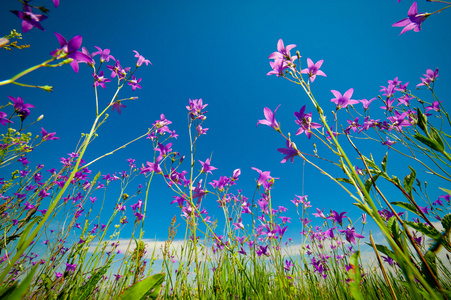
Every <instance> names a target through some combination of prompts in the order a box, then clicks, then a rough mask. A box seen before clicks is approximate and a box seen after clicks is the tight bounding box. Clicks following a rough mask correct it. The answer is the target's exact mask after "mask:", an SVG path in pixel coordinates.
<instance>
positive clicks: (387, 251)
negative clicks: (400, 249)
mask: <svg viewBox="0 0 451 300" xmlns="http://www.w3.org/2000/svg"><path fill="white" fill-rule="evenodd" d="M366 244H368V245H370V246H371V244H369V243H366ZM376 249H377V251H379V252H381V253H383V254H385V255H387V256H388V257H390V258H391V259H393V260H394V261H397V259H396V255H395V253H393V251H391V250H390V249H389V248H388V247H387V246H384V245H376Z"/></svg>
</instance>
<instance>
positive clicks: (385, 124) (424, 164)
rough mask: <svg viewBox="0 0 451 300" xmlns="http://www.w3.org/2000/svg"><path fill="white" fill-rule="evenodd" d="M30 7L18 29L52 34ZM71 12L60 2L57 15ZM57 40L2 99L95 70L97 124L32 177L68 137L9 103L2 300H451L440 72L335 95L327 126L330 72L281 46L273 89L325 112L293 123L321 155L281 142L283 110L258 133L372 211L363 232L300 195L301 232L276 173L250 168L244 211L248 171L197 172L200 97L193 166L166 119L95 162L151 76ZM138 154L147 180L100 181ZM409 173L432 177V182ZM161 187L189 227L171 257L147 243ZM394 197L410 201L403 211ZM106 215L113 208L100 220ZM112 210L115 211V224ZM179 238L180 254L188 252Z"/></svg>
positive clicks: (206, 163)
mask: <svg viewBox="0 0 451 300" xmlns="http://www.w3.org/2000/svg"><path fill="white" fill-rule="evenodd" d="M35 1H37V2H38V0H35ZM19 2H21V3H22V7H23V9H22V10H21V11H17V10H13V11H12V13H13V14H15V15H16V16H17V17H18V18H19V19H20V22H21V28H20V29H21V30H22V32H23V33H26V32H27V31H29V30H31V29H33V28H34V29H35V30H36V28H37V29H43V27H42V24H41V22H42V21H44V20H45V19H47V17H48V16H47V13H48V9H47V8H45V7H44V6H35V4H34V3H33V2H34V1H31V0H23V1H22V0H19ZM59 2H60V1H59V0H53V4H54V6H55V8H57V7H58V6H59V5H60V3H59ZM398 2H399V1H398ZM430 2H439V3H441V4H443V8H441V9H440V10H438V11H435V12H434V13H419V12H418V10H417V3H416V2H414V3H413V4H412V6H411V7H410V10H409V11H408V16H407V18H406V19H403V20H401V21H399V22H396V23H395V24H393V26H394V27H402V31H401V34H407V33H406V32H408V31H410V30H413V31H415V32H418V31H420V30H421V25H422V23H423V22H425V21H426V20H427V18H429V17H433V16H434V15H435V14H437V13H439V12H441V11H443V10H445V9H446V8H449V7H451V3H449V2H446V1H430ZM52 9H53V8H52ZM17 25H18V24H12V26H17ZM55 35H56V41H57V42H58V43H59V47H58V48H57V49H55V50H53V51H52V52H51V53H50V55H49V57H47V58H46V60H44V61H43V62H42V63H40V64H38V65H35V66H32V67H28V66H23V68H24V70H23V71H22V72H20V73H18V74H16V75H14V76H13V77H11V78H9V79H5V80H3V79H2V81H0V86H4V85H18V86H21V87H23V88H24V89H25V88H35V89H41V90H44V91H48V92H51V91H52V89H53V87H52V86H47V85H46V86H38V85H32V84H29V83H24V82H26V77H25V75H27V74H29V73H31V72H40V71H41V70H40V69H42V68H54V67H68V66H65V65H70V67H71V68H72V69H73V70H74V71H75V72H76V73H77V72H78V71H79V68H80V67H81V65H83V67H86V66H85V65H87V66H88V67H90V68H92V83H93V90H94V95H95V108H96V109H95V116H94V118H93V119H94V121H93V123H92V126H91V128H90V130H89V132H87V133H83V134H82V135H81V139H80V141H79V143H78V145H77V148H76V149H75V150H74V151H73V152H71V153H69V154H68V156H67V157H63V158H61V159H60V161H61V168H59V169H56V168H52V169H48V170H47V169H46V168H45V167H44V166H43V165H41V164H31V163H30V162H29V161H28V159H27V155H28V154H29V153H31V152H36V151H40V147H39V146H40V145H41V144H43V143H52V141H54V140H57V139H59V138H58V133H57V132H48V131H47V130H46V129H45V128H43V127H41V126H39V122H40V120H41V119H42V117H38V116H34V115H33V109H34V108H35V105H38V104H36V103H28V101H27V100H26V99H22V97H20V96H17V95H15V96H10V95H7V96H4V95H2V96H1V97H3V100H2V101H1V102H0V109H1V110H0V124H1V135H0V215H1V219H0V228H1V232H0V233H1V237H0V284H1V285H0V299H302V298H305V299H350V298H354V299H451V268H450V266H451V265H450V263H451V260H450V256H449V252H451V243H450V238H449V236H450V231H451V214H450V200H451V199H450V196H451V188H450V187H451V185H449V183H450V182H451V172H450V171H451V168H450V167H451V154H450V153H448V152H451V150H450V149H451V147H450V140H451V136H450V134H451V132H450V130H449V129H450V126H451V119H450V117H449V115H448V113H447V112H446V110H445V108H444V106H443V104H442V101H441V100H440V99H439V98H438V97H437V96H436V93H435V92H434V91H435V90H434V89H435V88H436V87H435V84H436V79H437V78H438V77H439V70H438V69H435V70H433V69H428V70H426V73H425V74H424V75H423V76H422V77H421V78H420V79H419V80H418V83H417V84H416V86H415V85H414V84H410V85H409V83H403V82H402V81H401V80H400V79H398V78H395V79H392V80H388V82H387V85H386V86H383V87H382V89H381V90H380V95H377V96H376V97H375V98H372V99H360V100H355V99H352V97H353V92H354V90H353V89H352V88H350V89H348V90H347V91H337V90H332V91H331V99H330V101H331V102H332V103H334V105H335V111H333V112H332V113H326V112H325V111H324V110H323V108H322V106H321V104H320V101H317V99H316V98H315V95H314V94H313V92H312V87H313V86H314V84H315V81H317V80H323V79H324V78H322V77H327V75H326V74H325V72H323V71H322V70H321V67H322V64H323V60H319V61H317V62H314V61H312V60H311V59H310V58H306V59H304V58H302V56H301V55H303V56H304V57H305V56H306V55H308V54H307V53H300V52H299V51H297V50H296V45H294V44H287V43H286V42H287V41H283V40H282V39H280V40H279V41H278V43H277V45H274V46H275V49H276V51H274V52H273V53H272V54H271V53H268V54H269V60H270V67H271V70H269V72H268V73H267V75H269V76H273V77H274V78H273V79H274V80H281V79H286V80H288V81H289V82H290V83H291V84H295V85H297V86H298V87H299V88H300V90H302V91H303V92H304V93H305V95H306V97H305V99H304V100H305V101H310V102H311V103H312V104H313V107H314V108H315V110H314V111H307V107H306V105H304V106H302V107H301V109H300V110H299V111H296V112H294V117H295V123H296V124H297V125H298V129H297V132H296V134H295V135H296V136H297V135H303V134H305V135H306V137H307V138H308V139H309V141H311V144H313V145H314V148H313V149H314V150H313V151H312V152H311V153H307V152H304V150H303V148H304V147H301V146H298V145H296V144H295V142H294V139H295V137H294V136H291V135H290V134H289V133H288V132H286V131H284V128H283V127H282V126H281V123H280V122H279V121H278V119H277V110H278V109H279V106H280V105H279V106H276V105H278V104H279V103H276V104H275V105H274V108H268V107H265V108H264V109H263V116H262V118H261V119H260V120H256V122H257V126H258V127H261V130H268V131H269V130H271V131H275V132H276V133H277V134H278V135H279V136H278V139H279V140H280V139H283V141H284V143H285V145H286V147H285V148H280V149H278V152H279V155H280V154H281V155H282V157H283V159H282V161H281V163H288V162H291V163H296V162H298V163H299V162H301V163H302V162H303V163H304V164H309V165H311V166H313V167H314V168H316V169H317V174H318V176H320V174H321V176H324V177H325V178H328V179H329V182H328V184H335V187H339V188H340V189H343V190H344V191H345V192H346V193H347V194H348V195H349V200H350V201H349V204H347V205H349V206H350V205H351V203H353V205H354V206H356V207H357V208H358V209H360V210H361V216H360V218H358V219H356V220H351V218H350V217H349V216H348V212H347V209H346V208H343V211H335V210H330V211H325V209H322V210H321V209H320V208H317V207H312V204H311V202H310V201H309V199H308V196H307V195H296V196H295V197H294V199H293V200H291V202H290V203H289V204H287V206H288V205H289V206H290V209H293V208H294V209H295V210H296V211H297V216H298V217H299V220H294V219H292V218H290V217H288V216H287V215H286V214H285V213H286V211H287V209H288V208H287V207H285V206H277V207H276V206H275V205H273V204H272V202H273V201H272V189H273V188H274V187H276V186H277V179H278V178H273V177H272V176H271V173H270V171H262V170H260V169H258V168H252V169H253V170H254V171H255V173H254V174H255V179H256V180H255V181H256V186H255V192H254V194H253V195H252V196H251V197H246V195H244V193H242V191H241V190H240V189H238V190H236V189H235V187H239V182H240V177H241V170H240V169H236V170H235V171H234V172H233V174H231V176H220V177H219V178H218V177H214V176H215V175H216V174H215V170H216V169H217V168H216V167H214V165H212V164H213V162H212V161H211V158H206V159H203V160H199V158H198V157H197V156H196V149H197V148H196V147H197V145H198V141H199V140H201V139H202V138H203V136H204V135H205V134H206V131H207V130H208V129H207V128H205V126H207V124H208V121H207V116H208V113H207V111H206V108H207V106H208V104H207V103H204V101H203V100H202V99H189V101H188V103H186V114H187V120H188V128H189V141H190V145H189V146H190V152H189V153H185V154H184V153H179V152H178V151H177V150H176V149H173V148H172V147H173V143H172V141H173V139H175V138H177V136H178V135H177V133H176V132H175V131H174V130H171V129H170V125H171V124H172V122H171V121H170V120H168V119H167V118H166V117H165V115H164V114H161V116H160V118H159V119H157V120H155V121H154V122H153V124H152V127H151V128H149V130H148V132H146V133H145V134H143V135H141V136H140V137H138V138H136V139H133V140H131V141H130V142H128V143H126V144H124V145H122V146H120V147H118V148H117V149H115V150H113V151H110V152H107V153H105V154H103V155H101V156H100V157H98V158H96V159H94V160H91V161H85V159H84V158H85V154H86V153H87V151H89V150H90V144H91V143H92V141H93V140H95V139H96V137H97V134H98V133H97V132H98V131H99V128H100V127H102V128H104V127H107V126H108V125H107V124H108V122H107V121H108V120H107V118H108V113H110V112H113V111H115V113H119V114H120V113H121V109H124V108H125V107H126V105H125V104H124V103H127V101H133V100H136V97H132V96H128V95H127V96H122V94H123V93H129V92H126V90H127V89H128V90H130V89H131V90H132V91H135V90H136V89H141V88H142V86H141V81H142V80H141V78H139V71H140V69H142V68H147V67H150V66H151V62H150V61H149V59H146V57H144V56H143V55H142V54H140V53H138V52H137V51H134V53H135V56H134V57H135V59H136V64H135V65H134V66H132V67H123V66H121V64H120V61H119V58H117V57H116V58H115V57H113V56H112V55H111V54H110V49H101V48H99V47H97V46H93V47H90V46H89V47H88V46H86V48H85V47H82V37H81V36H80V35H77V36H74V37H72V38H71V39H68V38H67V37H64V36H63V35H61V34H60V33H55ZM22 38H23V42H22ZM27 47H28V46H27V45H26V35H24V36H22V34H21V33H19V31H17V30H11V32H10V33H9V34H7V35H5V36H4V37H2V38H0V52H4V51H23V49H26V48H27ZM92 51H93V52H92ZM0 55H1V53H0ZM301 65H302V66H304V68H301ZM305 65H306V66H305ZM417 75H418V74H416V75H415V76H416V77H413V78H417V77H419V76H417ZM320 76H322V77H320ZM107 85H108V88H111V87H112V86H115V88H116V90H115V92H114V95H113V97H112V98H111V99H110V100H109V102H108V103H107V104H106V105H105V104H104V102H102V101H99V97H98V90H99V89H101V88H102V89H106V88H107ZM123 88H124V90H122V89H123ZM437 88H439V85H438V84H437ZM415 89H423V90H427V91H429V94H428V95H429V96H428V97H427V98H421V99H420V98H419V97H417V96H416V95H415ZM382 102H383V104H382V106H381V104H380V103H382ZM102 103H103V104H102ZM375 103H379V104H375ZM93 113H94V112H93ZM326 115H327V118H326ZM69 117H70V116H69ZM36 132H39V135H36ZM273 133H274V132H273ZM361 139H365V140H368V141H372V142H375V145H378V147H379V148H380V149H377V148H375V149H374V153H377V152H379V153H381V152H382V153H386V154H385V156H384V157H383V159H382V161H376V160H375V159H374V158H373V155H372V153H365V152H363V151H362V150H361V149H359V148H358V147H357V146H356V141H357V140H361ZM138 140H147V142H148V143H152V148H153V153H151V154H150V155H149V160H148V161H147V162H146V163H145V164H142V165H141V166H139V165H138V163H137V162H136V161H135V160H134V159H132V158H130V159H129V160H128V162H127V163H128V166H127V168H128V169H127V170H126V171H119V170H118V172H116V173H114V174H113V175H110V173H108V174H105V173H102V170H95V171H94V169H93V168H92V164H93V163H95V162H97V161H99V160H101V159H103V158H105V157H107V156H110V155H114V154H115V152H116V151H120V150H121V151H127V150H126V149H125V150H123V149H124V148H126V146H128V145H130V144H132V143H135V142H137V141H138ZM318 149H321V151H318ZM388 150H390V151H394V152H396V153H397V154H398V155H400V156H401V157H402V159H403V160H405V166H406V170H408V173H407V174H404V175H402V174H403V172H405V170H400V172H399V173H397V174H391V173H390V171H391V170H392V169H390V168H389V167H388V166H389V165H390V158H389V151H388ZM68 151H71V150H68ZM320 153H321V155H320ZM295 160H296V161H295ZM323 162H327V163H329V166H330V168H331V170H332V169H333V170H335V171H336V170H337V169H338V170H340V173H341V174H342V176H340V177H336V176H335V175H332V174H334V173H335V171H330V170H329V169H326V168H324V167H323V166H324V164H323ZM358 165H360V166H363V167H360V168H359V167H357V166H358ZM411 165H419V166H421V171H417V170H416V169H414V168H413V167H411ZM199 170H200V171H199ZM424 170H425V171H424ZM401 171H402V172H401ZM423 173H427V174H428V176H430V177H428V178H438V179H440V182H446V183H447V184H448V186H434V184H433V183H434V181H432V184H431V183H430V184H429V187H428V184H427V183H426V181H425V180H424V179H422V178H423V175H424V174H423ZM207 176H213V178H215V179H207ZM398 176H399V177H398ZM401 176H402V177H401ZM157 177H159V178H161V179H162V180H163V181H164V182H165V183H166V185H167V188H168V189H169V190H171V191H172V192H173V195H174V196H173V201H172V202H171V205H172V206H171V207H172V208H174V209H176V210H177V213H178V214H179V215H180V216H179V217H174V219H173V220H172V222H171V226H170V227H169V228H168V238H167V240H166V242H164V243H163V244H162V245H161V249H156V248H155V247H154V248H153V249H152V248H149V247H148V246H147V245H146V243H145V242H144V240H145V239H146V235H145V230H146V228H148V226H149V224H148V223H145V221H146V211H147V209H148V207H149V206H150V205H151V204H150V201H149V199H150V195H151V193H152V189H151V182H152V181H153V180H155V178H157ZM132 182H140V183H141V184H139V186H138V188H137V189H136V190H135V191H134V193H133V194H132V193H130V188H128V187H129V186H131V185H132ZM113 185H114V187H112V186H113ZM117 186H120V189H119V192H117V188H116V187H117ZM387 186H389V187H391V188H395V189H396V190H398V191H400V192H401V194H402V195H403V197H404V198H402V199H400V198H396V199H392V198H391V195H390V192H386V191H385V189H386V188H387ZM428 188H429V189H439V191H440V196H439V197H438V198H434V199H432V198H430V197H429V196H428V191H429V190H428ZM107 191H108V193H107ZM126 191H127V192H126ZM112 193H114V194H115V196H114V198H112V197H111V194H112ZM207 197H208V199H209V201H210V203H211V202H212V201H213V199H214V201H216V203H217V206H218V207H219V208H220V209H221V211H222V212H223V219H222V220H221V221H220V222H218V220H216V219H214V218H212V216H211V215H209V213H208V211H207V209H206V208H205V206H204V200H205V199H206V198H207ZM99 202H102V206H101V207H102V209H101V210H98V209H94V205H95V204H96V203H99ZM110 206H111V207H112V206H114V210H113V213H112V214H111V215H108V212H105V211H107V209H106V208H108V207H110ZM104 207H105V211H103V208H104ZM312 211H313V213H312ZM102 214H103V215H102ZM105 214H107V215H106V216H107V217H106V218H105ZM101 215H102V218H101ZM221 217H222V216H221ZM313 219H320V220H322V226H314V225H312V223H313V222H312V220H313ZM104 220H107V221H104ZM179 222H183V223H185V224H186V226H185V227H183V228H185V232H184V233H183V232H178V230H179V231H180V228H179ZM294 222H300V224H301V226H302V232H301V235H302V245H301V246H300V247H295V246H294V245H293V241H292V239H291V238H290V237H288V236H287V235H286V234H285V233H286V231H287V229H288V228H289V227H290V226H291V225H292V224H293V223H294ZM370 222H372V223H373V224H374V225H375V227H374V228H377V229H378V232H377V234H379V235H381V236H382V237H383V240H384V241H383V242H380V241H378V242H377V243H376V242H375V241H374V239H373V234H372V233H371V231H369V232H367V231H365V226H366V224H368V223H370ZM218 224H224V226H222V225H221V226H219V225H218ZM125 226H127V227H128V228H129V227H132V231H131V232H132V234H131V237H130V239H129V241H128V242H127V246H126V250H125V251H123V250H120V249H123V248H122V247H119V246H123V245H122V244H121V245H120V243H123V234H122V235H121V231H122V230H123V229H124V227H125ZM367 233H368V234H367ZM180 235H182V236H183V237H184V238H183V240H182V242H179V241H178V240H177V241H176V242H175V239H176V236H180ZM361 247H362V248H364V247H366V249H370V250H371V251H370V252H371V255H370V256H371V257H370V258H368V257H363V256H362V255H361V254H362V249H361ZM119 248H120V249H119ZM43 249H44V250H43ZM157 252H158V253H161V256H157ZM158 262H161V264H159V263H158Z"/></svg>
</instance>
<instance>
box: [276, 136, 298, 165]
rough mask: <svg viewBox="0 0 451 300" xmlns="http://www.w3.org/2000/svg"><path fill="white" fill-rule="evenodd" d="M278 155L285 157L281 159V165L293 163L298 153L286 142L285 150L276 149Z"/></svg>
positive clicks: (290, 143)
mask: <svg viewBox="0 0 451 300" xmlns="http://www.w3.org/2000/svg"><path fill="white" fill-rule="evenodd" d="M277 151H279V152H280V153H282V154H284V155H285V157H284V158H283V159H282V161H281V163H282V164H283V163H286V162H287V161H288V160H291V162H292V163H293V162H294V158H295V157H296V156H297V155H298V151H297V150H296V149H294V148H293V143H292V142H290V141H288V140H287V148H279V149H277Z"/></svg>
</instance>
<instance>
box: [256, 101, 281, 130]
mask: <svg viewBox="0 0 451 300" xmlns="http://www.w3.org/2000/svg"><path fill="white" fill-rule="evenodd" d="M279 106H280V104H279ZM279 106H277V108H276V109H275V110H274V113H273V112H272V111H271V110H270V109H269V108H267V107H265V108H264V109H263V113H264V114H265V118H266V120H259V121H258V122H257V126H258V124H263V125H268V126H269V127H271V128H273V129H274V130H276V131H280V127H279V123H278V122H277V121H276V118H275V114H276V111H277V109H278V108H279Z"/></svg>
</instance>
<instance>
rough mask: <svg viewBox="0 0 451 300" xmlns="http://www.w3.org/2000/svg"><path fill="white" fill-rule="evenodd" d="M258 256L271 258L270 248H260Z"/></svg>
mask: <svg viewBox="0 0 451 300" xmlns="http://www.w3.org/2000/svg"><path fill="white" fill-rule="evenodd" d="M257 255H258V256H259V257H260V256H262V255H266V256H269V253H268V246H266V247H263V246H260V249H259V250H257Z"/></svg>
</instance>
